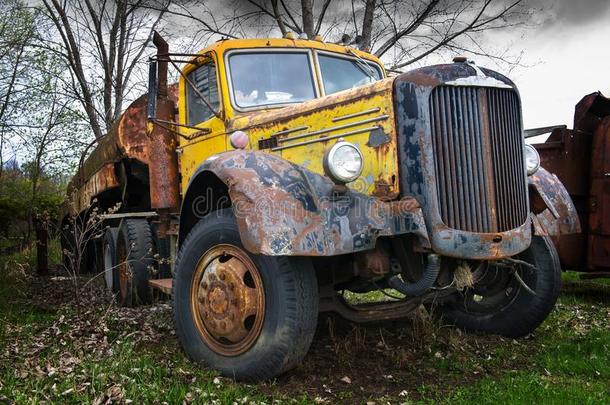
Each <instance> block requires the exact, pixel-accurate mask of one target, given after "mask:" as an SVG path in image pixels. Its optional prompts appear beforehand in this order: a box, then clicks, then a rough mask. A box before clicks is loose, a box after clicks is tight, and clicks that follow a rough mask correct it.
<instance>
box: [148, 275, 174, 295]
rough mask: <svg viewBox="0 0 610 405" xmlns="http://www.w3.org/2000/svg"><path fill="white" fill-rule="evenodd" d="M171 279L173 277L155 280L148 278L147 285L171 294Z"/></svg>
mask: <svg viewBox="0 0 610 405" xmlns="http://www.w3.org/2000/svg"><path fill="white" fill-rule="evenodd" d="M172 281H173V278H158V279H155V280H148V285H149V286H151V287H152V288H156V289H157V290H161V292H163V293H165V294H167V295H172Z"/></svg>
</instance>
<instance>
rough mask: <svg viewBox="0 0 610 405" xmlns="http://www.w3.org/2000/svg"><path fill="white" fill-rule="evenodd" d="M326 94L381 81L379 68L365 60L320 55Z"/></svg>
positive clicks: (319, 59)
mask: <svg viewBox="0 0 610 405" xmlns="http://www.w3.org/2000/svg"><path fill="white" fill-rule="evenodd" d="M318 61H319V63H320V71H321V72H322V83H323V84H324V93H325V94H332V93H336V92H338V91H341V90H347V89H351V88H354V87H359V86H363V85H365V84H369V83H373V82H375V81H377V80H380V79H381V71H380V70H379V68H378V67H376V66H374V65H372V64H370V63H367V62H365V61H364V60H357V59H346V58H341V57H337V56H329V55H322V54H318Z"/></svg>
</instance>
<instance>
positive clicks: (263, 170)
mask: <svg viewBox="0 0 610 405" xmlns="http://www.w3.org/2000/svg"><path fill="white" fill-rule="evenodd" d="M211 175H215V176H217V177H218V178H219V179H220V180H221V181H222V182H223V183H224V184H225V185H226V186H227V188H228V192H229V196H230V198H231V204H232V209H233V212H234V214H235V216H236V219H237V225H238V228H239V232H240V235H241V240H242V243H243V245H244V247H245V248H246V249H247V250H248V251H250V252H252V253H254V254H264V255H270V256H283V255H298V256H331V255H340V254H346V253H351V252H356V251H361V250H367V249H372V248H374V247H375V243H376V240H377V238H378V237H379V236H390V235H398V234H404V233H413V234H416V235H417V236H419V237H420V240H421V243H422V245H424V246H429V242H428V239H427V231H426V227H425V224H424V220H423V215H422V211H421V208H420V207H419V204H417V202H416V201H415V200H414V199H410V198H409V199H405V200H400V201H395V202H384V201H381V200H379V199H377V198H374V197H370V196H367V195H364V194H360V193H357V192H354V191H353V190H348V189H345V188H344V191H345V193H344V194H341V195H337V193H336V192H335V193H333V190H335V191H336V187H335V185H334V184H333V183H332V182H331V181H330V180H329V179H328V178H326V177H324V176H321V175H319V174H316V173H314V172H311V171H309V170H307V169H305V168H304V167H301V166H298V165H295V164H293V163H291V162H289V161H287V160H284V159H282V158H280V157H278V156H275V155H271V154H268V153H264V152H260V151H242V150H237V151H230V152H225V153H221V154H218V155H214V156H212V157H210V158H209V159H207V160H206V161H204V162H203V163H202V164H201V165H200V167H199V168H198V169H197V171H196V172H195V174H194V175H193V176H192V178H191V181H190V182H189V189H188V191H187V193H189V192H191V190H190V187H191V185H192V184H193V183H195V181H196V179H197V178H198V177H199V176H211ZM192 192H196V193H199V195H200V196H201V197H202V198H205V197H204V195H205V190H192ZM185 200H189V201H196V200H197V199H192V198H190V197H189V198H185ZM200 201H201V200H200ZM197 205H198V204H192V206H188V207H185V206H183V207H182V211H183V213H182V215H181V217H185V215H184V210H187V209H196V207H197ZM207 211H208V210H206V212H207ZM181 228H182V225H181ZM181 232H182V230H181ZM183 237H184V235H180V239H181V240H183Z"/></svg>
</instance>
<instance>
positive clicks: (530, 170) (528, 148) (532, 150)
mask: <svg viewBox="0 0 610 405" xmlns="http://www.w3.org/2000/svg"><path fill="white" fill-rule="evenodd" d="M528 151H529V152H530V153H533V154H534V156H535V157H536V164H535V165H534V166H533V167H530V166H529V165H528V160H529V159H528V156H527V155H528ZM523 160H524V163H525V170H527V175H528V176H531V175H532V174H534V173H536V172H537V171H538V169H540V154H539V153H538V151H537V150H536V148H534V147H533V146H532V145H528V144H525V146H524V148H523Z"/></svg>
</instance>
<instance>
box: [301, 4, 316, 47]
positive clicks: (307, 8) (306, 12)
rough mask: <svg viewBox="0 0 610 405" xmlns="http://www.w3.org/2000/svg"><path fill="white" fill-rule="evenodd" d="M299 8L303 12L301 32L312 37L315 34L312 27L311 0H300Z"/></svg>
mask: <svg viewBox="0 0 610 405" xmlns="http://www.w3.org/2000/svg"><path fill="white" fill-rule="evenodd" d="M301 10H302V14H303V32H304V33H305V34H307V38H309V39H313V37H314V36H315V34H314V29H313V4H312V1H311V0H301Z"/></svg>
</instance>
